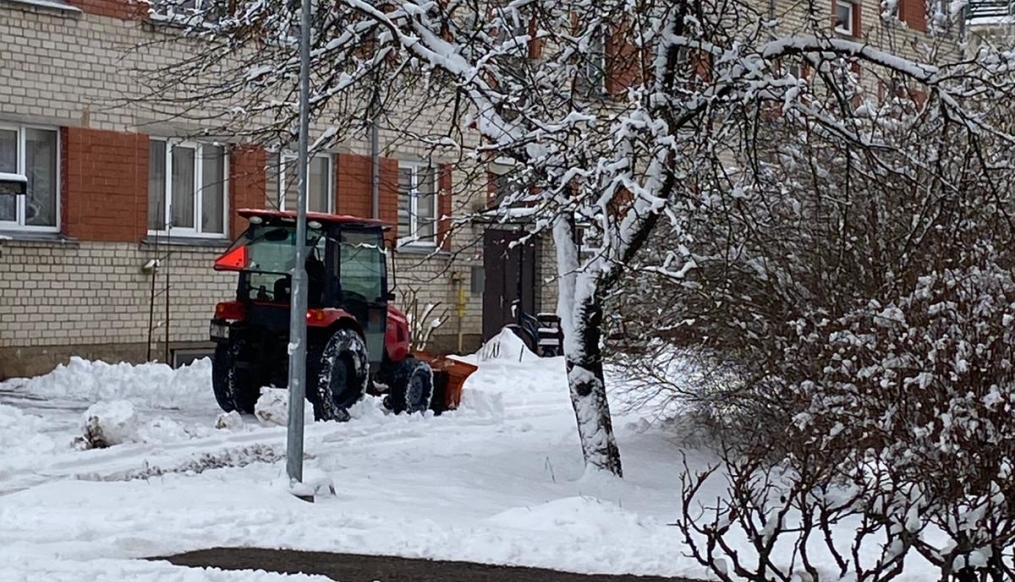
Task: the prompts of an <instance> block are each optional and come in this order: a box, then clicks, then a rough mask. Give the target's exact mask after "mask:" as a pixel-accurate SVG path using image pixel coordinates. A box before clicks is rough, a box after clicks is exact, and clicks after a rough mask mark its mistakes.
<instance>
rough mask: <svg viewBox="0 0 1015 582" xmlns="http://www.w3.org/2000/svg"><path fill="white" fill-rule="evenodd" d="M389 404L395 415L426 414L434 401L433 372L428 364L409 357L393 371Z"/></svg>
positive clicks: (396, 365)
mask: <svg viewBox="0 0 1015 582" xmlns="http://www.w3.org/2000/svg"><path fill="white" fill-rule="evenodd" d="M391 376H392V380H393V381H392V385H391V394H390V396H389V399H388V403H389V405H390V407H391V410H392V411H394V412H395V414H399V413H402V412H408V413H409V414H412V413H414V412H425V411H426V410H427V409H429V408H430V402H431V400H433V393H434V390H433V370H431V369H430V366H429V365H428V364H426V362H421V361H419V360H417V359H416V358H413V357H411V356H410V357H408V358H405V359H404V360H402V361H401V362H399V363H397V364H395V367H394V370H392V374H391Z"/></svg>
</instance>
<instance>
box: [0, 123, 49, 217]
mask: <svg viewBox="0 0 1015 582" xmlns="http://www.w3.org/2000/svg"><path fill="white" fill-rule="evenodd" d="M28 129H36V130H40V131H50V132H53V133H55V134H56V175H55V176H54V182H55V185H56V187H55V188H54V190H55V192H54V198H55V200H54V206H55V207H56V220H55V222H56V224H55V225H53V226H38V225H33V224H25V221H26V219H27V217H26V215H25V213H26V211H27V203H28V191H27V187H28V172H27V170H28V168H27V167H26V164H27V149H26V147H25V144H26V142H27V137H26V133H27V132H26V131H25V130H28ZM0 130H5V131H14V132H16V133H17V134H18V159H17V169H18V172H17V173H14V174H10V173H6V172H0V178H3V179H13V180H19V181H22V180H23V181H24V182H25V188H26V190H25V194H24V195H20V196H15V197H14V199H15V201H14V220H0V230H6V231H19V232H36V233H58V232H60V228H61V224H62V219H63V216H62V215H63V204H62V203H63V199H62V198H63V166H62V164H63V160H62V157H63V156H62V154H63V144H62V143H61V140H62V137H63V135H62V132H61V129H60V128H59V127H55V126H52V125H35V124H18V123H8V122H4V121H0Z"/></svg>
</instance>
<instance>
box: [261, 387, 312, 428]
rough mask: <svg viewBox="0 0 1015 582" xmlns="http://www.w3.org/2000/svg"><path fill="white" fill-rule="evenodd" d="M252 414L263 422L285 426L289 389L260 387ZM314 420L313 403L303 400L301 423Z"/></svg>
mask: <svg viewBox="0 0 1015 582" xmlns="http://www.w3.org/2000/svg"><path fill="white" fill-rule="evenodd" d="M254 416H256V417H257V420H260V421H261V422H262V423H264V424H277V425H279V426H286V425H287V424H288V422H289V391H288V390H286V389H285V388H261V397H260V398H258V399H257V403H256V404H254ZM313 422H314V405H313V404H311V403H310V402H309V401H306V400H305V401H304V402H303V423H304V425H310V424H313Z"/></svg>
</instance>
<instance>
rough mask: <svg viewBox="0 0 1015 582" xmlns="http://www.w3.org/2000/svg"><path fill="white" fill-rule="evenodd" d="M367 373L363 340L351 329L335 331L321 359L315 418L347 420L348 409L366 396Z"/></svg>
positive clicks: (365, 348) (315, 400)
mask: <svg viewBox="0 0 1015 582" xmlns="http://www.w3.org/2000/svg"><path fill="white" fill-rule="evenodd" d="M369 372H370V369H369V362H368V360H367V346H366V344H365V343H364V342H363V338H362V337H360V335H359V334H358V333H356V332H355V331H353V330H351V329H340V330H338V331H336V332H335V334H334V335H332V336H331V339H329V340H328V344H327V345H326V346H325V347H324V353H323V354H322V355H321V373H320V377H319V379H318V382H317V390H316V394H315V397H314V398H313V399H312V402H313V404H314V418H316V419H317V420H348V419H349V412H348V409H349V407H350V406H352V405H353V404H355V403H356V402H357V401H358V400H359V399H360V398H362V397H363V394H364V393H365V392H366V389H367V377H368V376H369Z"/></svg>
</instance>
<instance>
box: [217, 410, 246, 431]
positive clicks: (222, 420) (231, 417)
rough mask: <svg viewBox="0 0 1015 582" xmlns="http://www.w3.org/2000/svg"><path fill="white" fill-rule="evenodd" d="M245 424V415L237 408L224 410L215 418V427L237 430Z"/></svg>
mask: <svg viewBox="0 0 1015 582" xmlns="http://www.w3.org/2000/svg"><path fill="white" fill-rule="evenodd" d="M242 426H243V417H242V416H240V413H239V412H236V411H235V410H233V411H230V412H223V413H222V414H220V415H218V418H216V419H215V428H220V429H225V430H236V429H238V428H240V427H242Z"/></svg>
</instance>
